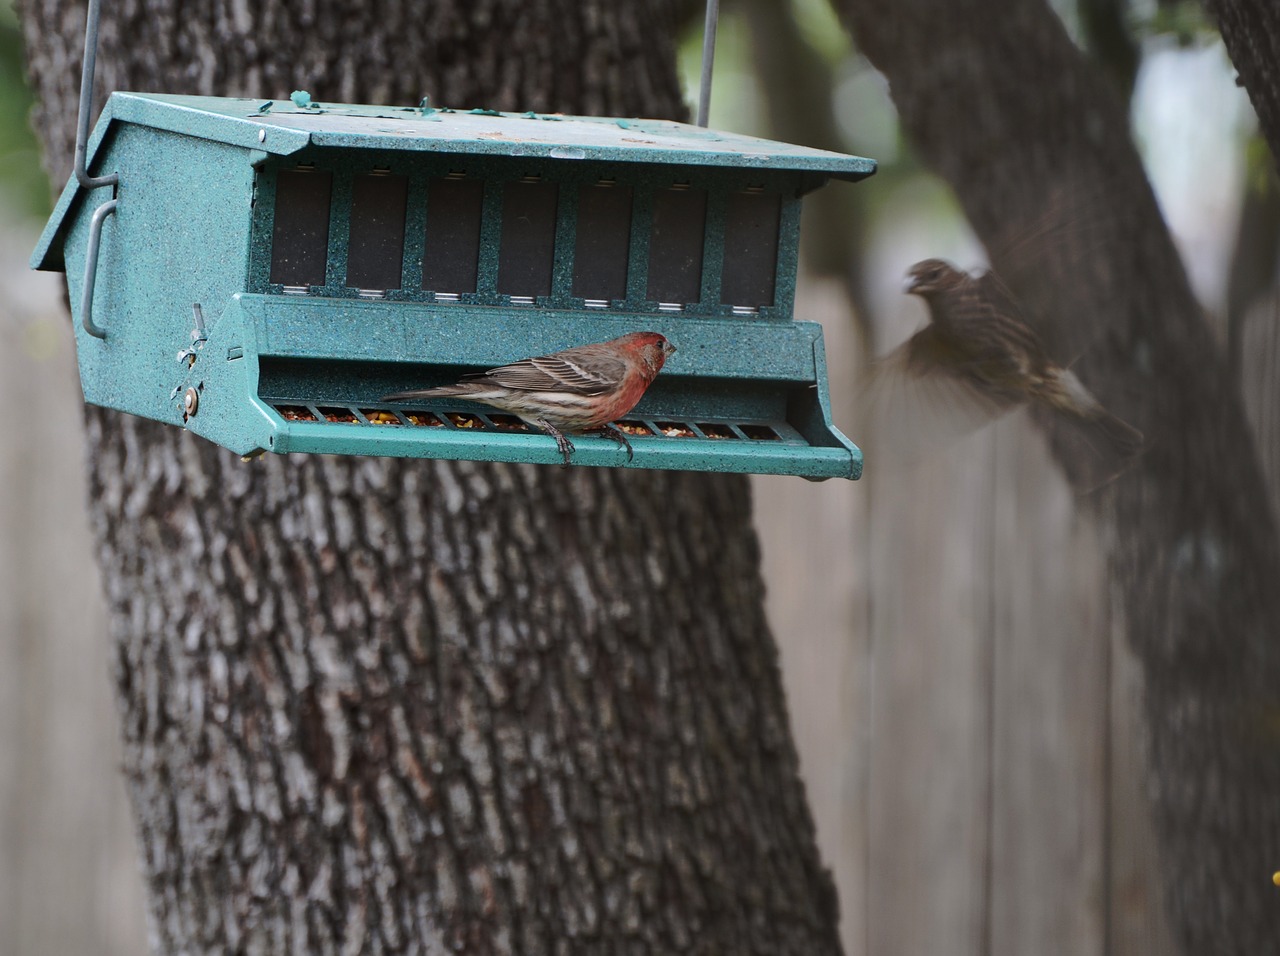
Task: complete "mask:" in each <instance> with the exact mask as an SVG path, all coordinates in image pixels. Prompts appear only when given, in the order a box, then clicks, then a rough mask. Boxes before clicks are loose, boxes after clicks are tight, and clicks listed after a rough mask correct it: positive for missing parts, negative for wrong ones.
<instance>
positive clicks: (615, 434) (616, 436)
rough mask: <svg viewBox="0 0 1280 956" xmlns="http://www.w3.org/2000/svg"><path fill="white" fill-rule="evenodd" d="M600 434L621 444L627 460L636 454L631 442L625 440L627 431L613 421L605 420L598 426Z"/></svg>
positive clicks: (630, 459)
mask: <svg viewBox="0 0 1280 956" xmlns="http://www.w3.org/2000/svg"><path fill="white" fill-rule="evenodd" d="M600 434H601V435H603V436H604V437H605V438H612V439H613V440H614V441H616V442H618V443H619V444H620V445H622V447H623V448H625V449H626V450H627V461H632V460H633V459H634V458H635V456H636V454H635V452H634V451H633V450H632V448H631V442H629V441H628V440H627V433H626V432H624V431H623V430H622V429H621V428H619V427H618V426H617V425H615V424H614V423H613V422H606V423H605V424H604V425H601V426H600Z"/></svg>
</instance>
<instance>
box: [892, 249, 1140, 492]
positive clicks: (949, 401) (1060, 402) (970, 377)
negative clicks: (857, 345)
mask: <svg viewBox="0 0 1280 956" xmlns="http://www.w3.org/2000/svg"><path fill="white" fill-rule="evenodd" d="M905 291H906V292H908V293H910V294H912V295H918V296H920V297H921V298H922V299H924V300H925V303H926V304H927V305H928V307H929V320H930V321H929V324H928V325H927V326H925V328H923V329H921V330H920V331H919V332H917V333H916V334H915V335H913V336H912V337H911V338H910V339H908V340H907V342H906V343H905V344H904V345H902V346H901V347H900V348H899V349H898V350H897V351H896V352H895V353H893V354H891V355H890V356H889V357H888V358H887V359H886V361H885V362H884V366H885V369H886V370H887V371H888V372H889V375H890V376H893V377H896V378H900V379H905V380H907V382H908V383H914V384H916V385H918V386H921V387H922V388H926V389H928V388H931V389H932V394H931V395H929V396H928V397H927V398H924V399H921V400H922V401H923V402H924V403H925V404H926V405H932V406H933V409H932V411H933V412H935V413H937V414H941V415H942V416H944V417H947V418H949V419H950V422H951V427H952V429H953V430H954V429H955V428H956V427H957V426H959V425H961V424H964V425H968V427H970V428H972V427H977V426H979V425H981V424H985V423H986V422H988V421H990V420H992V419H993V418H996V417H997V416H999V415H1001V414H1003V413H1005V412H1007V411H1010V410H1012V409H1013V408H1016V407H1018V406H1020V405H1024V404H1030V405H1035V406H1040V407H1042V408H1045V409H1048V410H1051V411H1052V412H1053V413H1055V415H1056V416H1057V417H1058V418H1059V420H1061V421H1063V422H1064V423H1066V424H1068V425H1069V426H1071V431H1072V432H1073V433H1075V435H1076V436H1078V437H1079V438H1080V439H1082V441H1083V448H1082V449H1081V453H1082V457H1088V458H1091V459H1092V460H1091V461H1086V462H1082V463H1080V465H1079V467H1077V468H1076V470H1075V473H1074V474H1073V475H1072V476H1071V477H1072V478H1073V483H1075V484H1076V485H1077V486H1085V489H1084V490H1089V488H1092V487H1097V486H1098V485H1100V484H1103V483H1105V482H1106V481H1108V480H1110V479H1111V478H1113V477H1115V476H1116V475H1117V474H1119V473H1120V471H1122V470H1123V469H1124V467H1125V466H1126V465H1127V464H1128V463H1129V461H1130V460H1131V459H1132V458H1133V456H1134V455H1135V454H1136V453H1137V452H1138V451H1139V450H1140V448H1141V447H1142V433H1141V432H1139V431H1138V430H1137V429H1135V428H1133V427H1132V426H1130V425H1128V424H1126V423H1125V422H1123V421H1121V420H1120V419H1119V418H1117V417H1116V416H1114V415H1112V414H1111V413H1110V412H1109V411H1107V410H1106V409H1105V408H1103V406H1102V404H1101V403H1100V402H1099V401H1098V400H1097V399H1096V398H1094V397H1093V395H1091V394H1090V393H1089V390H1088V389H1087V388H1085V387H1084V385H1083V384H1082V383H1081V381H1080V379H1079V378H1077V377H1076V374H1075V373H1074V372H1072V371H1071V370H1070V369H1068V368H1064V367H1063V366H1061V365H1058V364H1057V363H1055V362H1054V361H1053V360H1052V359H1050V358H1049V356H1048V355H1047V354H1046V352H1045V349H1044V346H1043V345H1042V344H1041V341H1040V338H1039V336H1037V335H1036V333H1035V331H1034V330H1033V329H1032V328H1031V327H1030V326H1029V325H1028V324H1027V323H1026V322H1025V321H1024V320H1023V318H1022V317H1021V315H1020V314H1019V309H1018V306H1017V303H1016V302H1015V301H1014V300H1013V297H1012V296H1011V295H1010V293H1009V292H1008V290H1007V289H1006V288H1005V287H1004V286H1003V284H1002V283H1001V282H1000V280H999V279H998V278H997V277H996V276H995V275H994V274H993V273H991V272H987V273H984V274H983V275H981V276H978V277H974V276H971V275H969V274H968V273H966V272H962V271H961V270H959V269H957V268H955V267H954V266H952V265H951V264H950V263H948V262H944V261H943V260H941V259H925V260H923V261H922V262H917V263H916V264H915V265H914V266H912V267H911V269H910V271H909V272H908V273H907V281H906V285H905ZM878 374H879V373H878ZM880 377H881V378H882V379H883V377H884V376H883V375H880ZM899 424H900V425H901V426H902V427H912V423H909V422H907V423H899Z"/></svg>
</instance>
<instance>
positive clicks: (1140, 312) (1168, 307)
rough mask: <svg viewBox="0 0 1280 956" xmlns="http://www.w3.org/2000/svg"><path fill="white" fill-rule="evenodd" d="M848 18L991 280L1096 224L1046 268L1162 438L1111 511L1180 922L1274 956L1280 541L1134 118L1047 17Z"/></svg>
mask: <svg viewBox="0 0 1280 956" xmlns="http://www.w3.org/2000/svg"><path fill="white" fill-rule="evenodd" d="M840 6H841V9H842V12H843V15H844V17H845V18H846V22H847V23H848V24H849V25H850V26H851V28H852V30H853V33H854V36H855V38H856V40H857V42H858V44H859V46H860V48H861V49H862V50H863V51H864V52H865V53H866V55H867V56H868V57H869V58H870V59H871V60H872V62H873V63H875V64H876V66H877V67H878V68H879V69H881V70H882V71H883V72H884V74H885V75H886V76H887V77H888V79H889V82H890V86H891V90H892V94H893V98H894V101H895V103H896V104H897V106H898V109H899V112H900V115H901V118H902V122H903V125H904V127H905V129H906V131H907V133H908V135H909V136H910V138H911V139H912V141H913V142H914V143H915V145H916V147H917V148H918V149H919V150H920V152H921V154H922V156H923V157H924V159H925V160H926V161H927V162H928V163H929V164H930V165H932V166H933V167H934V169H935V170H936V171H937V172H938V173H939V174H940V175H941V176H942V177H943V178H944V179H946V180H947V181H948V182H949V183H950V184H951V185H952V186H953V188H954V189H955V191H956V193H957V196H958V198H959V200H960V202H961V205H962V206H963V208H964V210H965V212H966V214H967V215H968V218H969V220H970V222H971V223H972V225H973V227H974V229H975V230H976V232H977V233H978V235H979V236H980V237H981V238H982V239H983V241H984V243H985V244H986V246H987V248H988V249H989V250H991V251H992V257H993V261H994V264H995V266H996V268H997V270H1000V269H1001V267H1002V266H1003V265H1005V264H1006V263H1005V261H1004V260H1002V250H1006V249H1010V248H1012V247H1014V246H1016V245H1017V243H1018V239H1019V237H1020V236H1021V237H1025V236H1027V235H1028V234H1029V233H1032V232H1034V231H1035V230H1036V229H1037V228H1038V227H1040V226H1041V225H1042V224H1043V218H1044V215H1045V211H1046V208H1047V207H1050V208H1051V207H1052V206H1053V205H1054V204H1055V203H1058V204H1061V203H1064V202H1065V203H1066V204H1067V206H1068V208H1072V207H1074V208H1075V209H1076V210H1077V211H1078V212H1079V214H1080V215H1081V216H1082V217H1084V219H1085V220H1086V221H1085V222H1083V223H1080V224H1077V225H1078V227H1079V228H1078V229H1075V228H1072V229H1071V230H1069V231H1074V232H1077V238H1079V235H1078V234H1079V233H1080V232H1083V233H1084V234H1085V235H1084V240H1085V241H1083V242H1081V243H1075V248H1071V249H1068V248H1066V246H1065V244H1064V243H1063V242H1062V241H1060V242H1058V243H1057V244H1056V245H1055V247H1054V249H1053V250H1052V251H1053V253H1054V254H1053V255H1047V256H1044V257H1043V259H1042V260H1041V261H1040V262H1039V264H1038V270H1039V272H1040V276H1039V278H1040V280H1041V281H1042V282H1043V284H1044V287H1045V288H1046V289H1048V290H1050V292H1051V293H1052V294H1051V296H1047V297H1046V299H1047V300H1048V302H1047V304H1048V305H1049V307H1050V308H1049V310H1048V314H1047V315H1046V316H1044V318H1045V319H1046V325H1045V331H1046V332H1047V333H1048V334H1049V335H1050V337H1051V338H1052V339H1055V340H1057V341H1059V342H1065V341H1067V340H1069V339H1071V338H1072V337H1073V336H1072V335H1071V334H1070V333H1072V332H1073V331H1075V330H1073V329H1072V326H1073V324H1074V325H1077V326H1078V325H1080V324H1081V323H1087V322H1090V321H1093V322H1096V335H1095V336H1094V337H1093V343H1092V344H1093V347H1092V348H1091V349H1090V350H1089V351H1088V352H1087V354H1086V355H1085V356H1084V357H1083V359H1082V360H1081V361H1080V363H1079V364H1078V365H1077V369H1078V370H1079V372H1080V374H1081V376H1082V378H1083V379H1084V380H1085V381H1086V383H1087V384H1088V386H1089V388H1090V389H1092V390H1094V391H1095V393H1096V394H1098V395H1099V396H1100V397H1101V398H1102V400H1103V401H1104V403H1106V404H1107V405H1108V406H1110V407H1111V408H1112V409H1113V410H1115V411H1116V412H1117V413H1118V414H1120V415H1121V416H1122V417H1124V418H1126V419H1128V420H1130V421H1132V422H1134V423H1135V424H1136V425H1138V426H1139V427H1140V428H1142V429H1143V431H1144V432H1145V433H1146V436H1147V445H1148V447H1147V450H1146V452H1145V454H1144V456H1143V457H1142V459H1141V460H1140V462H1139V464H1138V465H1137V467H1136V468H1134V469H1133V470H1132V471H1131V472H1129V473H1128V474H1127V475H1125V476H1124V477H1122V478H1121V479H1120V480H1118V481H1117V482H1115V483H1114V485H1113V487H1112V488H1111V489H1110V491H1109V492H1108V493H1107V495H1106V496H1105V501H1106V502H1107V512H1108V515H1109V517H1110V524H1111V529H1112V530H1111V532H1110V537H1111V539H1112V540H1111V543H1110V553H1111V565H1112V572H1113V575H1114V576H1115V579H1116V581H1117V583H1118V585H1119V588H1118V593H1119V596H1120V599H1121V601H1122V602H1123V611H1124V616H1125V620H1126V622H1127V624H1126V626H1127V630H1128V637H1129V641H1130V643H1131V645H1132V647H1133V648H1134V651H1135V653H1136V655H1137V656H1138V658H1139V659H1140V661H1141V663H1142V668H1143V677H1144V684H1145V713H1146V718H1147V725H1148V731H1149V745H1150V746H1149V759H1150V762H1151V780H1150V793H1151V797H1152V799H1153V801H1154V806H1155V811H1156V813H1155V817H1156V822H1157V827H1158V831H1159V834H1160V838H1161V848H1162V856H1163V877H1164V879H1165V881H1166V891H1167V894H1168V900H1169V904H1170V905H1169V911H1170V916H1171V918H1172V920H1173V923H1174V925H1175V928H1176V931H1177V934H1178V936H1179V938H1180V942H1181V944H1182V946H1183V948H1184V951H1185V952H1186V953H1206V952H1213V953H1223V954H1241V956H1243V954H1250V953H1256V952H1259V951H1264V950H1266V949H1268V948H1272V947H1274V945H1275V940H1276V939H1280V908H1277V907H1276V905H1275V898H1274V893H1275V888H1274V887H1273V886H1272V885H1271V882H1270V874H1271V872H1272V871H1273V870H1275V869H1276V863H1277V861H1276V858H1275V855H1274V854H1275V847H1276V846H1280V803H1277V801H1276V799H1275V794H1276V793H1277V792H1280V733H1277V730H1276V728H1277V718H1276V714H1277V706H1276V694H1275V688H1276V687H1277V686H1280V643H1278V642H1277V641H1276V640H1275V632H1276V628H1277V621H1280V589H1277V587H1276V582H1277V581H1278V580H1280V551H1278V548H1277V538H1276V528H1275V522H1274V520H1273V516H1272V513H1271V511H1270V508H1269V506H1268V497H1267V493H1266V486H1265V482H1264V479H1263V475H1262V472H1261V469H1260V467H1259V463H1258V459H1257V456H1256V455H1255V451H1254V442H1253V439H1252V436H1251V435H1250V432H1249V428H1248V423H1247V422H1246V419H1245V416H1244V413H1243V410H1242V406H1241V402H1240V398H1239V395H1238V392H1237V389H1236V382H1235V381H1234V380H1233V379H1232V378H1231V377H1230V375H1229V373H1228V368H1227V363H1226V362H1225V360H1224V358H1223V356H1222V355H1221V354H1220V352H1219V350H1218V348H1217V346H1216V345H1215V343H1214V341H1213V339H1212V337H1211V336H1210V334H1209V330H1208V328H1207V326H1206V324H1205V322H1204V320H1203V317H1202V316H1201V314H1200V310H1199V308H1198V306H1197V305H1196V302H1195V300H1194V298H1193V296H1192V293H1191V291H1190V289H1189V287H1188V285H1187V282H1186V278H1185V275H1184V273H1183V269H1182V267H1181V264H1180V262H1179V260H1178V258H1177V255H1176V253H1175V250H1174V248H1173V245H1172V243H1171V242H1170V240H1169V237H1168V234H1167V231H1166V230H1165V228H1164V226H1163V223H1162V221H1161V219H1160V215H1159V211H1158V209H1157V207H1156V204H1155V202H1154V200H1153V197H1152V194H1151V191H1150V188H1149V186H1148V184H1147V182H1146V180H1145V177H1144V175H1143V171H1142V167H1141V164H1140V162H1139V159H1138V156H1137V154H1136V152H1135V150H1134V149H1133V146H1132V144H1131V140H1130V137H1129V131H1128V124H1127V120H1126V116H1125V113H1124V111H1123V110H1122V109H1121V108H1120V106H1119V104H1118V102H1117V100H1116V98H1115V95H1114V93H1113V92H1112V91H1111V90H1110V89H1109V88H1107V86H1106V85H1105V83H1104V81H1103V80H1102V79H1101V78H1100V77H1098V76H1097V75H1096V74H1094V73H1092V72H1090V71H1089V70H1088V69H1087V68H1086V67H1085V65H1084V62H1083V57H1082V55H1081V54H1080V53H1079V51H1078V50H1076V49H1075V47H1073V46H1072V44H1071V42H1070V40H1069V39H1068V38H1067V36H1066V33H1065V31H1064V30H1063V28H1062V25H1061V23H1060V22H1059V21H1058V19H1057V17H1056V16H1055V15H1054V14H1053V12H1052V11H1051V10H1050V8H1049V7H1048V6H1047V5H1046V4H1044V3H1043V2H1041V0H1014V2H1010V3H1007V4H1003V5H1001V6H1000V9H999V11H998V12H997V11H996V10H995V9H994V8H993V7H992V5H991V4H989V3H985V2H982V0H963V2H956V3H951V4H938V3H934V2H930V0H900V2H895V3H889V2H885V0H843V2H842V3H841V4H840ZM1242 69H1243V68H1242ZM1260 112H1262V110H1261V109H1260ZM1264 124H1265V118H1264ZM1081 197H1083V199H1082V198H1081ZM1099 210H1105V215H1099ZM1061 238H1065V234H1064V237H1060V239H1061ZM1075 337H1076V338H1079V336H1078V335H1077V336H1075ZM1085 338H1086V339H1088V338H1089V337H1088V336H1085ZM872 450H873V449H871V448H868V452H869V453H870V452H871V451H872Z"/></svg>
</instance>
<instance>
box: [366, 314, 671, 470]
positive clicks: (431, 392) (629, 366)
mask: <svg viewBox="0 0 1280 956" xmlns="http://www.w3.org/2000/svg"><path fill="white" fill-rule="evenodd" d="M674 352H675V346H673V345H672V344H671V343H670V342H668V341H667V340H666V339H665V338H664V337H663V336H661V335H659V334H658V333H657V332H630V333H628V334H626V335H623V336H620V337H619V338H616V339H611V340H609V341H608V342H594V343H592V344H591V345H579V346H576V347H575V348H571V349H565V350H564V351H563V352H552V353H551V354H550V355H540V356H537V357H536V358H527V359H523V360H521V361H519V362H514V363H512V364H511V365H503V366H502V367H501V368H492V369H489V371H487V372H480V373H477V374H474V375H467V376H465V377H463V379H462V380H461V381H460V382H458V384H456V385H444V386H441V387H439V388H424V389H419V390H417V391H409V392H397V393H396V394H394V395H387V396H384V397H383V399H382V400H383V401H384V402H406V401H416V400H418V399H422V398H464V399H466V400H467V401H471V402H483V403H484V404H486V405H492V406H493V407H494V408H497V409H500V410H502V411H504V412H507V413H509V414H511V415H515V416H517V417H518V418H520V419H522V420H524V421H525V422H528V423H529V424H530V425H533V426H535V427H536V428H540V429H542V430H543V431H545V432H547V434H549V435H551V437H552V438H554V439H555V440H556V447H557V448H559V449H560V454H561V455H563V456H564V463H565V464H566V465H567V464H569V455H570V454H572V453H573V450H574V449H573V442H571V441H570V440H569V438H568V437H567V436H568V435H579V434H582V433H583V432H590V431H599V432H602V433H603V434H604V435H606V436H607V437H609V438H612V439H613V440H614V441H617V442H621V444H622V445H623V446H624V447H625V448H626V449H627V460H628V461H630V460H631V458H632V450H631V443H630V442H629V441H627V436H626V435H625V434H624V433H623V431H622V430H621V429H620V428H618V427H617V425H615V424H614V422H615V421H617V420H618V419H619V418H621V417H622V416H624V415H626V414H627V413H628V412H629V411H631V409H633V408H635V406H636V404H637V403H638V402H639V401H640V399H641V398H642V397H643V396H644V393H645V391H646V390H647V389H648V388H649V386H650V385H652V384H653V380H654V379H655V378H656V377H657V375H658V373H659V372H661V371H662V366H663V363H665V362H666V360H667V357H668V356H670V355H671V354H673V353H674Z"/></svg>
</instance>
